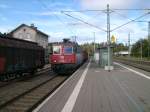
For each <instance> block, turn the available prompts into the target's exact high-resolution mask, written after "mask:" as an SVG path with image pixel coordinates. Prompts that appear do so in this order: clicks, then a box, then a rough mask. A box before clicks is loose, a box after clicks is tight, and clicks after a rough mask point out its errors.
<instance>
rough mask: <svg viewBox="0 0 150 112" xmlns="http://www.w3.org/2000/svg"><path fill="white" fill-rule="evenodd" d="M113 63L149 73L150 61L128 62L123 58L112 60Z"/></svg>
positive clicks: (128, 60)
mask: <svg viewBox="0 0 150 112" xmlns="http://www.w3.org/2000/svg"><path fill="white" fill-rule="evenodd" d="M114 61H116V62H120V63H123V64H127V65H130V66H133V67H136V68H139V69H142V70H145V71H147V72H150V61H141V60H130V59H124V58H114Z"/></svg>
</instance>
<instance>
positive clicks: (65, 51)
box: [64, 46, 73, 54]
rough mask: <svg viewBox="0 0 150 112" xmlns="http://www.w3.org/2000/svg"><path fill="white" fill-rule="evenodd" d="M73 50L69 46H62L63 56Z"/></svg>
mask: <svg viewBox="0 0 150 112" xmlns="http://www.w3.org/2000/svg"><path fill="white" fill-rule="evenodd" d="M72 53H73V48H72V47H70V46H64V54H72Z"/></svg>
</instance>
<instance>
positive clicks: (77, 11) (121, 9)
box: [63, 8, 150, 12]
mask: <svg viewBox="0 0 150 112" xmlns="http://www.w3.org/2000/svg"><path fill="white" fill-rule="evenodd" d="M111 10H119V11H128V10H129V11H143V10H147V11H150V9H149V8H145V9H111ZM100 11H102V12H104V11H106V9H102V10H76V11H72V10H65V11H63V12H100Z"/></svg>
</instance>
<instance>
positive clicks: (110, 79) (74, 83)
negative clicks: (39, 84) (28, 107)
mask: <svg viewBox="0 0 150 112" xmlns="http://www.w3.org/2000/svg"><path fill="white" fill-rule="evenodd" d="M149 85H150V73H148V72H145V71H142V70H139V69H136V68H133V67H129V66H126V65H123V64H120V63H114V70H112V71H111V72H108V71H105V70H104V69H102V68H99V66H98V65H97V64H96V63H94V62H91V61H89V62H87V63H85V64H84V65H83V66H82V67H81V68H79V69H78V70H77V71H76V72H75V73H74V74H73V75H72V76H71V77H70V78H69V79H67V80H66V81H65V82H64V83H63V84H62V85H61V86H60V87H59V88H58V89H57V90H56V91H54V92H53V94H51V95H50V96H49V97H48V98H47V99H45V100H44V101H43V102H42V103H41V104H40V105H39V106H38V107H37V108H36V109H35V110H34V111H33V112H150V86H149Z"/></svg>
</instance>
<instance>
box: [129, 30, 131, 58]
mask: <svg viewBox="0 0 150 112" xmlns="http://www.w3.org/2000/svg"><path fill="white" fill-rule="evenodd" d="M128 47H129V48H128V56H129V58H130V53H131V51H130V33H129V34H128Z"/></svg>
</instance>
